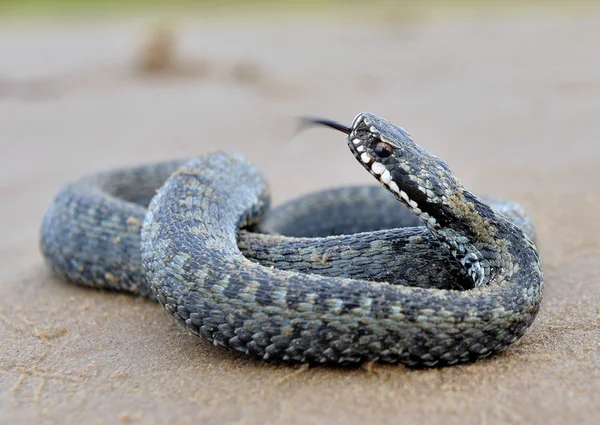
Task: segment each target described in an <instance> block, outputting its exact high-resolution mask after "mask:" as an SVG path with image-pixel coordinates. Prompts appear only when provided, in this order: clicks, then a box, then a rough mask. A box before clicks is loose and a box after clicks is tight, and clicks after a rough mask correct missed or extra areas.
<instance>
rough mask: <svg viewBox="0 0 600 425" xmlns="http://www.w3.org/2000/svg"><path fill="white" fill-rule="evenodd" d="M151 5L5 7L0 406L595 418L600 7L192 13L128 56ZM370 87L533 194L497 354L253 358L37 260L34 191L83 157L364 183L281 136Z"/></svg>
mask: <svg viewBox="0 0 600 425" xmlns="http://www.w3.org/2000/svg"><path fill="white" fill-rule="evenodd" d="M144 28H146V27H145V26H144V25H142V24H140V23H139V22H137V21H136V22H114V23H110V24H107V23H106V22H103V23H97V24H93V25H83V24H81V23H79V24H77V23H74V24H68V25H67V24H61V25H38V26H29V27H13V26H10V25H8V26H7V25H2V26H0V146H1V151H0V161H1V162H0V181H1V186H0V196H1V200H0V205H1V210H0V211H1V218H2V219H1V220H0V234H1V235H2V238H1V239H0V295H1V296H0V323H1V325H0V337H1V341H2V343H1V349H0V424H17V423H40V424H41V423H47V424H54V423H56V424H71V423H77V424H81V423H93V424H96V423H97V424H115V423H147V424H153V423H177V424H187V423H202V424H219V423H239V424H295V423H307V424H325V423H331V424H338V423H339V424H367V423H389V424H399V423H414V424H424V423H427V424H461V425H467V424H478V425H480V424H500V423H510V424H545V425H548V424H561V425H562V424H579V425H583V424H590V425H591V424H598V423H600V356H599V351H600V345H599V344H600V338H599V335H600V265H599V263H598V258H599V255H600V220H598V218H599V217H598V216H599V214H600V213H599V211H600V196H599V192H598V183H599V182H600V170H599V165H600V147H599V142H598V135H599V134H600V74H599V73H598V69H599V67H600V54H599V51H598V40H599V39H600V14H591V13H590V14H587V16H582V15H580V16H570V17H561V16H559V15H552V16H538V17H533V16H529V17H527V18H514V17H513V18H508V17H507V18H501V17H496V18H491V17H490V18H486V19H478V20H472V19H450V18H448V19H436V20H435V21H425V22H422V21H419V22H410V21H408V22H405V21H399V22H392V21H390V22H385V24H384V25H379V24H378V23H377V22H375V21H368V22H364V21H360V20H353V21H348V22H343V21H339V20H332V21H330V20H327V19H320V20H319V19H307V18H302V19H299V20H298V21H284V22H281V21H278V20H277V19H272V20H269V19H265V20H264V21H262V22H256V23H252V24H248V23H243V22H229V23H227V22H225V23H220V22H219V23H217V22H211V23H206V22H202V21H199V22H198V23H191V24H188V25H185V26H184V27H182V28H180V29H179V30H180V32H179V43H180V44H179V53H178V54H179V56H178V59H177V62H176V64H175V65H174V66H173V67H172V68H171V69H170V71H168V72H166V73H164V75H158V76H156V75H146V74H144V73H142V72H140V71H139V70H136V68H135V66H134V65H135V64H134V62H135V60H136V56H135V55H136V54H137V52H138V51H139V44H140V39H141V38H143V37H144V34H143V31H142V30H143V29H144ZM362 110H364V111H371V112H374V113H377V114H379V115H382V116H384V117H387V118H389V119H391V120H392V121H394V122H396V123H398V124H400V125H402V126H403V127H405V128H406V129H407V130H408V131H410V132H411V134H412V135H413V138H414V140H415V141H416V142H417V143H419V144H421V145H422V146H424V147H425V148H426V149H428V150H429V151H430V152H432V153H434V154H436V155H437V156H439V157H441V158H443V159H444V160H446V161H447V162H448V163H449V164H450V166H451V167H452V168H453V170H454V171H455V173H456V174H457V175H458V176H459V177H460V178H462V180H463V181H464V183H465V185H466V186H467V187H469V188H470V189H472V190H473V191H475V192H478V193H487V194H492V195H495V196H499V197H503V198H506V199H511V200H515V201H517V202H520V203H522V204H523V205H524V206H525V208H526V209H527V210H528V212H529V213H530V214H531V215H532V217H533V218H534V220H535V223H536V226H537V230H538V233H539V247H540V250H541V253H542V256H543V260H544V266H545V283H546V286H545V299H544V302H543V307H542V310H541V312H540V314H539V316H538V318H537V320H536V321H535V323H534V325H533V326H532V328H531V329H530V330H529V331H528V332H527V334H526V335H525V336H524V337H523V338H522V339H521V340H520V341H519V342H518V343H516V344H515V345H514V346H513V347H511V348H510V349H509V350H508V351H507V352H506V353H505V354H503V355H499V356H496V357H493V358H490V359H487V360H485V361H480V362H478V363H475V364H471V365H467V366H459V367H451V368H445V369H438V370H423V371H413V370H408V369H406V368H404V367H402V366H378V367H376V368H375V370H374V371H373V372H369V371H366V370H363V369H336V368H326V367H314V368H310V369H307V368H302V367H300V368H299V367H294V366H286V365H274V364H267V363H264V362H261V361H256V360H251V359H249V358H246V357H245V356H243V355H239V354H235V353H232V352H229V351H226V350H223V349H218V348H215V347H213V346H211V345H209V344H208V343H205V342H203V341H201V340H199V339H198V338H196V337H193V336H191V335H188V334H187V333H186V332H185V331H184V330H182V329H180V328H179V327H176V326H175V325H174V324H173V321H172V319H171V318H170V317H169V316H168V315H167V314H166V313H165V312H164V311H163V310H162V309H161V308H159V307H158V305H156V304H153V303H152V302H149V301H146V300H143V299H134V298H132V297H130V296H127V295H123V294H121V295H118V294H114V293H105V292H101V291H94V290H90V289H85V288H80V287H77V286H74V285H72V284H68V283H65V282H62V281H60V280H58V279H57V278H55V277H54V276H53V275H52V274H51V273H50V272H49V271H48V269H47V268H46V267H45V265H44V263H43V260H42V257H41V255H40V253H39V251H38V245H37V243H38V228H39V224H40V222H41V218H42V215H43V213H44V211H45V209H46V208H47V206H48V204H49V202H51V200H52V198H53V196H54V195H55V193H56V192H57V190H58V189H59V187H60V186H61V185H62V184H63V183H65V182H66V181H68V180H70V179H74V178H76V177H79V176H80V175H82V174H86V173H88V172H91V171H95V170H100V169H104V168H109V167H115V166H121V165H126V164H136V163H140V162H146V161H154V160H160V159H165V158H173V157H182V156H192V155H196V154H200V153H204V152H207V151H209V150H216V149H222V150H226V151H230V152H233V151H236V152H240V153H242V154H243V155H245V156H246V157H247V158H248V159H249V160H250V161H252V162H254V163H256V164H257V165H258V166H259V168H260V169H261V170H263V171H264V173H265V175H266V177H267V178H268V179H269V181H271V182H272V193H273V199H274V202H275V203H276V204H277V203H280V202H283V201H285V200H287V199H290V198H292V197H295V196H297V195H300V194H303V193H307V192H310V191H313V190H317V189H322V188H326V187H333V186H339V185H345V184H353V183H372V178H371V177H370V176H369V175H368V174H367V173H365V172H364V170H363V169H362V168H361V167H360V165H359V164H357V163H356V161H355V160H354V159H353V158H352V156H351V155H350V154H349V152H348V151H347V148H346V146H345V143H344V138H343V137H340V136H339V135H336V134H335V133H332V132H330V131H325V130H317V129H315V130H311V131H308V132H306V133H304V134H302V135H300V136H298V137H297V138H295V139H293V140H291V141H290V134H291V132H292V130H293V128H292V125H291V122H292V121H291V119H292V118H293V117H295V116H297V115H299V114H305V113H311V114H322V115H325V116H328V117H331V118H334V119H339V120H342V121H345V122H349V121H350V120H351V119H352V118H353V117H354V115H355V114H356V113H357V112H359V111H362Z"/></svg>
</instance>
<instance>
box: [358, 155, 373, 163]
mask: <svg viewBox="0 0 600 425" xmlns="http://www.w3.org/2000/svg"><path fill="white" fill-rule="evenodd" d="M360 160H361V161H362V162H364V163H365V164H368V163H369V162H371V157H370V156H369V154H367V153H366V152H363V153H362V154H361V155H360Z"/></svg>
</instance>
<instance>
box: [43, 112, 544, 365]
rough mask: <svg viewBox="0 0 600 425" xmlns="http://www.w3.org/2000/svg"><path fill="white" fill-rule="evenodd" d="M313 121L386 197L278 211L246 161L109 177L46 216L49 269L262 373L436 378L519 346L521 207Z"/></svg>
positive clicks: (376, 127) (370, 134)
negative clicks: (136, 301)
mask: <svg viewBox="0 0 600 425" xmlns="http://www.w3.org/2000/svg"><path fill="white" fill-rule="evenodd" d="M307 122H310V123H318V124H324V125H327V126H329V127H333V128H336V129H338V130H341V131H343V132H344V133H346V134H347V135H348V137H347V144H348V147H349V148H350V151H351V152H352V153H353V154H354V156H355V157H356V158H357V159H358V161H359V162H360V163H361V164H362V165H363V166H364V168H365V169H366V170H367V171H369V172H370V173H371V174H372V175H373V176H374V177H375V178H376V179H377V180H378V181H379V182H380V183H381V185H382V186H383V187H384V189H382V188H381V187H380V186H373V187H370V186H368V187H353V188H352V187H351V188H342V189H336V190H330V191H325V192H320V193H315V194H311V195H308V196H306V197H304V198H300V199H298V200H296V201H293V202H291V203H289V204H286V205H284V206H282V207H280V208H278V209H274V210H270V209H269V205H270V199H269V190H268V185H267V183H266V182H265V180H264V179H263V177H262V176H261V174H260V172H259V171H258V170H257V169H256V168H255V167H254V166H253V165H252V164H250V163H248V162H247V161H246V160H244V159H243V158H242V157H240V156H239V155H230V154H225V153H222V152H218V153H214V154H207V155H203V156H201V157H198V158H195V159H190V160H182V161H172V162H165V163H160V164H152V165H143V166H139V167H137V168H130V169H118V170H111V171H106V172H102V173H98V174H94V175H90V176H86V177H83V178H81V179H79V180H77V181H75V182H72V183H69V184H67V185H65V187H63V188H62V189H61V191H60V192H59V194H58V195H57V197H56V199H55V200H54V202H53V203H52V204H51V206H50V207H49V209H48V211H47V213H46V215H45V217H44V221H43V224H42V228H41V250H42V252H43V254H44V256H45V258H46V260H47V263H48V264H49V265H50V266H51V267H52V269H54V270H55V271H56V272H57V273H58V274H60V275H61V276H63V277H64V278H67V279H69V280H71V281H74V282H75V283H79V284H82V285H87V286H94V287H101V288H108V289H116V290H125V291H129V292H133V293H137V294H141V295H143V296H148V297H150V298H153V299H156V300H158V302H159V303H160V304H161V305H162V306H164V307H165V309H166V310H167V311H168V312H169V313H171V314H172V315H173V317H174V318H175V319H176V320H177V321H178V322H180V323H182V324H183V325H184V326H185V327H186V328H187V329H188V330H189V331H190V332H191V333H193V334H195V335H198V336H200V337H202V338H204V339H206V340H208V341H210V342H212V343H213V344H214V345H217V346H224V347H230V348H233V349H235V350H238V351H242V352H244V353H247V354H249V355H251V356H256V357H260V358H263V359H272V360H284V361H292V362H315V363H330V362H331V363H356V362H363V361H370V360H375V361H381V362H400V363H403V364H405V365H408V366H414V367H428V366H435V365H437V366H441V365H452V364H457V363H465V362H470V361H474V360H476V359H479V358H483V357H487V356H489V355H490V354H493V353H498V352H501V351H503V350H505V349H506V348H507V347H508V346H509V345H510V344H511V343H513V342H515V341H516V340H518V339H519V338H520V337H521V336H522V335H523V334H524V333H525V331H526V330H527V329H528V327H529V326H530V325H531V323H532V322H533V320H534V318H535V317H536V315H537V312H538V310H539V308H540V303H541V300H542V289H543V278H542V264H541V261H540V258H539V255H538V251H537V249H536V247H535V245H534V242H533V237H534V234H533V227H532V226H531V224H530V221H529V220H528V218H527V217H526V216H525V214H524V213H523V211H522V210H521V209H520V207H519V206H518V205H515V204H510V203H507V202H504V201H495V200H490V199H487V198H480V197H477V196H475V195H474V194H472V193H471V192H469V191H468V190H466V189H465V188H464V187H463V185H462V183H461V182H460V181H459V180H458V179H457V178H456V177H455V176H454V175H453V174H452V172H451V171H450V168H449V167H448V166H447V165H446V164H445V163H444V162H443V161H441V160H440V159H438V158H437V157H435V156H433V155H431V154H429V153H428V152H426V151H425V150H423V149H422V148H421V147H420V146H418V145H416V144H415V143H414V142H413V141H412V139H411V138H410V136H409V134H408V133H407V132H406V131H405V130H403V129H402V128H401V127H398V126H396V125H393V124H392V123H390V122H388V121H386V120H384V119H382V118H380V117H378V116H376V115H373V114H369V113H360V114H359V115H358V116H357V117H356V118H355V119H354V121H353V123H352V125H351V127H346V126H344V125H342V124H339V123H335V122H332V121H328V120H323V119H310V120H308V121H307ZM156 189H158V190H157V191H156ZM155 192H156V193H155ZM390 193H391V195H393V196H391V195H390ZM148 205H149V206H148ZM402 205H404V207H405V208H404V207H403V206H402ZM415 217H416V218H415ZM419 223H421V225H419ZM423 224H424V225H423ZM283 235H285V236H283ZM528 235H529V236H528ZM530 236H531V237H530ZM140 247H141V249H140ZM141 329H142V328H141V327H140V330H141Z"/></svg>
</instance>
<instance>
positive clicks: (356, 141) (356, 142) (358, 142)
mask: <svg viewBox="0 0 600 425" xmlns="http://www.w3.org/2000/svg"><path fill="white" fill-rule="evenodd" d="M352 143H354V144H355V145H359V144H361V143H362V140H360V139H354V140H352Z"/></svg>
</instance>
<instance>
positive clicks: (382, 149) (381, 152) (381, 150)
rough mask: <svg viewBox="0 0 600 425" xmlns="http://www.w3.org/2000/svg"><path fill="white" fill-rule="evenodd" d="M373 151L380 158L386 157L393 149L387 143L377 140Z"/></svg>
mask: <svg viewBox="0 0 600 425" xmlns="http://www.w3.org/2000/svg"><path fill="white" fill-rule="evenodd" d="M373 152H375V154H376V155H377V156H378V157H380V158H387V157H388V156H390V155H391V154H392V153H394V149H393V148H392V147H391V146H390V145H389V144H388V143H385V142H377V144H376V145H375V148H374V149H373Z"/></svg>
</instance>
